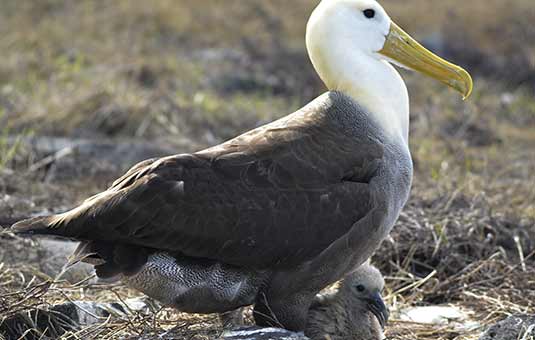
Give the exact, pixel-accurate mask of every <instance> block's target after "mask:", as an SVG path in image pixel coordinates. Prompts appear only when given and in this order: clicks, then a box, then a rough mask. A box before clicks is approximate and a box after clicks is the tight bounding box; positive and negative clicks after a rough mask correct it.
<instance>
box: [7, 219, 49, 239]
mask: <svg viewBox="0 0 535 340" xmlns="http://www.w3.org/2000/svg"><path fill="white" fill-rule="evenodd" d="M53 224H54V216H41V217H33V218H29V219H27V220H23V221H19V222H17V223H15V224H14V225H12V226H11V228H10V231H12V232H13V233H15V234H19V235H58V234H57V230H55V229H54V228H51V226H52V225H53Z"/></svg>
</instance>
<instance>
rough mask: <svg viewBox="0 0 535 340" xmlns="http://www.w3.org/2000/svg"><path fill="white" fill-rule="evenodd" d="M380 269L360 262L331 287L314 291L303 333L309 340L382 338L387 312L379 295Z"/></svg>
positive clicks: (368, 339)
mask: <svg viewBox="0 0 535 340" xmlns="http://www.w3.org/2000/svg"><path fill="white" fill-rule="evenodd" d="M384 285H385V282H384V279H383V276H382V275H381V272H380V271H379V270H378V269H377V268H376V267H375V266H373V265H371V264H369V263H364V264H362V265H361V266H360V267H359V268H358V269H357V270H355V271H354V272H353V273H350V274H349V275H347V276H346V277H345V278H344V279H342V280H341V281H340V283H338V287H337V288H335V290H334V291H330V292H327V293H326V294H318V295H317V296H316V298H315V299H314V302H313V303H312V305H311V307H310V310H309V312H308V319H307V325H306V328H305V335H306V336H308V337H309V338H311V339H313V340H328V339H330V340H382V339H384V337H385V336H384V333H383V330H384V328H385V325H386V323H387V321H388V316H389V312H388V309H387V307H386V305H385V303H384V301H383V298H382V297H381V292H382V291H383V288H384Z"/></svg>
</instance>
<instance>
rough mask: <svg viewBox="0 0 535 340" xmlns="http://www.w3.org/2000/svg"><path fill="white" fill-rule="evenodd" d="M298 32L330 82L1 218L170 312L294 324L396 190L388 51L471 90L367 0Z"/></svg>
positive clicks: (357, 251)
mask: <svg viewBox="0 0 535 340" xmlns="http://www.w3.org/2000/svg"><path fill="white" fill-rule="evenodd" d="M306 43H307V48H308V52H309V55H310V57H311V60H312V62H313V64H314V67H315V69H316V71H317V72H318V74H319V75H320V77H321V78H322V79H323V81H324V83H325V84H326V85H327V87H328V89H329V90H330V92H327V93H326V94H323V95H322V96H320V97H319V98H317V99H315V100H314V101H313V102H311V103H310V104H308V105H307V106H305V107H304V108H302V109H300V110H299V111H297V112H295V113H292V114H290V115H288V116H286V117H284V118H282V119H280V120H277V121H275V122H272V123H270V124H267V125H265V126H262V127H259V128H257V129H254V130H252V131H249V132H247V133H245V134H243V135H241V136H239V137H236V138H234V139H232V140H230V141H227V142H225V143H223V144H220V145H218V146H214V147H212V148H209V149H206V150H202V151H199V152H196V153H193V154H180V155H175V156H171V157H165V158H160V159H151V160H147V161H145V162H142V163H140V164H138V165H136V166H134V167H133V168H132V169H131V170H129V171H128V172H127V173H126V174H125V175H124V176H122V177H121V178H119V179H118V180H117V181H115V182H114V183H113V184H112V186H111V187H110V188H109V189H107V190H106V191H104V192H102V193H100V194H98V195H96V196H94V197H91V198H89V199H88V200H86V201H85V202H84V203H82V204H81V205H80V206H78V207H77V208H74V209H73V210H71V211H68V212H66V213H63V214H59V215H54V216H47V217H37V218H33V219H30V220H26V221H22V222H19V223H17V224H15V225H14V226H13V230H14V231H15V232H19V233H26V234H48V235H57V236H62V237H67V238H72V239H76V240H80V241H82V243H81V244H80V247H79V248H78V250H77V252H76V253H75V255H74V260H84V261H87V262H90V263H94V264H95V266H96V270H97V274H98V275H99V276H101V277H112V276H116V275H121V277H123V278H124V279H125V281H127V282H128V281H130V284H132V285H134V286H137V287H138V288H139V289H140V290H142V291H144V292H146V293H147V294H149V295H150V294H153V295H154V294H160V295H163V297H162V299H164V300H169V301H168V302H169V303H170V304H172V305H173V306H175V307H177V308H180V309H182V310H185V311H189V312H223V311H225V310H231V309H234V308H237V307H240V306H242V305H245V304H251V303H255V319H256V322H257V324H259V325H269V324H277V325H282V326H283V327H285V328H288V329H290V330H297V331H300V330H303V329H304V327H305V324H306V317H307V311H308V309H309V306H310V304H311V302H312V301H313V298H314V296H315V295H316V293H317V292H319V291H320V290H321V289H322V288H324V287H326V286H327V285H329V284H331V283H333V282H335V281H337V280H338V279H340V278H342V277H344V276H345V275H346V274H348V273H350V272H351V271H352V270H354V269H355V268H356V267H357V266H359V265H361V264H362V263H363V262H364V261H365V260H366V259H367V258H368V257H369V256H370V255H371V254H372V253H373V251H374V250H375V249H376V248H377V247H378V246H379V244H380V242H381V241H382V240H383V239H384V238H385V236H386V235H387V234H388V233H389V232H390V230H391V228H392V226H393V224H394V222H395V221H396V219H397V217H398V215H399V212H400V210H401V209H402V207H403V205H404V204H405V202H406V200H407V198H408V195H409V190H410V185H411V180H412V162H411V155H410V152H409V148H408V130H409V126H408V125H409V99H408V93H407V88H406V86H405V83H404V82H403V80H402V78H401V77H400V75H399V74H398V72H397V71H396V70H395V69H394V68H393V67H392V66H391V65H390V63H395V64H399V65H402V66H405V67H407V68H409V69H412V70H415V71H418V72H421V73H423V74H426V75H428V76H431V77H433V78H435V79H437V80H439V81H441V82H443V83H445V84H447V85H449V86H450V87H452V88H454V89H456V90H457V91H459V92H461V93H462V95H463V96H464V97H467V96H468V95H469V94H470V92H471V89H472V80H471V78H470V76H469V74H468V73H467V72H466V71H464V70H463V69H462V68H460V67H458V66H455V65H453V64H450V63H448V62H446V61H445V60H443V59H441V58H439V57H437V56H435V55H434V54H432V53H431V52H429V51H427V50H426V49H425V48H423V47H422V46H421V45H419V44H418V43H417V42H416V41H415V40H413V39H412V38H411V37H410V36H409V35H407V34H406V33H405V32H404V31H403V30H401V29H400V28H399V27H398V26H397V25H396V24H394V23H393V22H392V21H391V20H390V18H389V16H388V15H387V13H386V12H385V11H384V9H383V8H382V7H381V6H380V5H379V4H378V3H377V2H376V1H374V0H323V1H322V2H321V3H320V4H319V5H318V6H317V8H316V9H315V10H314V12H313V14H312V16H311V18H310V20H309V22H308V26H307V34H306ZM162 254H166V255H162ZM169 256H171V257H169ZM170 258H171V259H172V260H169V259H170ZM173 266H174V267H173ZM143 268H144V269H147V270H144V269H143ZM149 269H150V270H149ZM142 273H145V274H146V275H144V274H142ZM139 275H141V276H139ZM151 275H154V277H155V278H154V279H152V277H153V276H151ZM177 277H178V278H177ZM136 278H137V279H136ZM129 279H130V280H129ZM175 279H176V281H177V282H178V283H176V282H175ZM171 281H173V284H171ZM175 283H176V284H175ZM149 286H150V287H149ZM170 289H171V290H170ZM173 289H174V291H173Z"/></svg>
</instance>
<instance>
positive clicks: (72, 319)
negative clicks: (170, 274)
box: [0, 299, 150, 340]
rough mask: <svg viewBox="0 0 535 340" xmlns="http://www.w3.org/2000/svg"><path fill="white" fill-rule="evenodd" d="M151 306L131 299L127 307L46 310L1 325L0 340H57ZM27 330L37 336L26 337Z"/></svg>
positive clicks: (77, 304) (78, 304)
mask: <svg viewBox="0 0 535 340" xmlns="http://www.w3.org/2000/svg"><path fill="white" fill-rule="evenodd" d="M149 310H150V305H149V304H148V303H147V302H146V301H145V300H142V299H129V300H126V301H125V303H124V304H123V303H97V302H87V301H73V302H67V303H63V304H60V305H55V306H53V307H51V308H47V309H34V310H30V311H27V312H21V313H19V314H16V315H15V316H12V317H10V318H7V319H6V320H3V321H2V322H0V339H1V338H2V337H1V336H2V335H4V336H5V337H6V338H7V339H19V338H20V337H21V336H22V335H23V334H24V339H29V340H33V339H41V338H46V339H56V338H59V337H61V336H62V335H63V334H65V333H66V332H70V331H77V330H79V329H81V328H82V327H87V326H90V325H94V324H97V323H101V322H102V321H103V320H105V318H108V317H109V316H112V317H122V316H125V315H128V314H129V313H130V311H134V312H143V313H148V312H149ZM28 329H35V330H36V332H30V333H25V332H26V331H27V330H28Z"/></svg>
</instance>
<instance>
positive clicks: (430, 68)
mask: <svg viewBox="0 0 535 340" xmlns="http://www.w3.org/2000/svg"><path fill="white" fill-rule="evenodd" d="M379 53H380V54H382V55H384V56H386V57H388V58H389V59H391V60H393V61H395V62H397V63H399V64H401V65H403V66H405V67H407V68H409V69H412V70H415V71H418V72H421V73H423V74H426V75H428V76H430V77H431V78H434V79H436V80H438V81H440V82H442V83H444V84H446V85H448V86H450V87H452V88H454V89H455V90H457V91H459V92H460V93H461V94H462V95H463V99H466V98H468V97H469V96H470V94H471V93H472V88H473V82H472V77H470V74H469V73H468V72H466V71H465V70H464V69H463V68H461V67H459V66H457V65H454V64H452V63H450V62H448V61H446V60H444V59H442V58H440V57H439V56H437V55H435V54H433V53H432V52H430V51H429V50H427V49H426V48H425V47H423V46H422V45H420V44H419V43H418V42H417V41H416V40H414V39H413V38H411V36H410V35H408V34H407V33H405V31H403V30H402V29H401V28H400V27H399V26H398V25H396V24H395V23H393V22H392V24H391V26H390V33H389V34H388V36H387V37H386V42H385V45H384V47H383V49H382V50H380V51H379Z"/></svg>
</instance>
